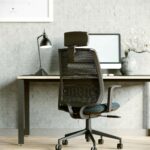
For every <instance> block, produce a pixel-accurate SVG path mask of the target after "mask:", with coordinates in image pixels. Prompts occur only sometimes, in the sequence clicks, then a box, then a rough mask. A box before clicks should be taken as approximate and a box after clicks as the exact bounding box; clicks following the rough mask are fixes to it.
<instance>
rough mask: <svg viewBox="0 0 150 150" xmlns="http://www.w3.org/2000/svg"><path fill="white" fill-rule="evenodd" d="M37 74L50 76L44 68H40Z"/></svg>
mask: <svg viewBox="0 0 150 150" xmlns="http://www.w3.org/2000/svg"><path fill="white" fill-rule="evenodd" d="M34 75H35V76H48V73H47V72H46V71H45V70H44V69H42V68H41V69H39V70H38V71H37V72H36V73H35V74H34Z"/></svg>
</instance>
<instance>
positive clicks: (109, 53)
mask: <svg viewBox="0 0 150 150" xmlns="http://www.w3.org/2000/svg"><path fill="white" fill-rule="evenodd" d="M120 39H121V38H120V34H93V33H90V34H89V42H88V47H89V48H93V49H95V50H96V52H97V55H98V58H99V61H100V65H101V68H102V69H120V68H121V44H120Z"/></svg>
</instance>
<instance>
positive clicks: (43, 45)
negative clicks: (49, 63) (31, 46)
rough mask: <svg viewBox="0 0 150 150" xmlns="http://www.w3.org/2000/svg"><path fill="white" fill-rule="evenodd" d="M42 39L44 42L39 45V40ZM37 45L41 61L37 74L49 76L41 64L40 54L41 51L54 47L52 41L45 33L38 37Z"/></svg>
mask: <svg viewBox="0 0 150 150" xmlns="http://www.w3.org/2000/svg"><path fill="white" fill-rule="evenodd" d="M41 37H42V40H41V42H40V44H39V39H40V38H41ZM37 45H38V53H39V61H40V66H39V70H38V71H37V72H36V73H35V75H37V76H47V75H48V73H47V72H46V71H45V70H44V69H43V68H42V63H41V54H40V49H47V48H51V47H52V43H51V41H50V40H49V39H48V37H47V35H46V33H45V31H44V32H43V34H42V35H40V36H38V37H37Z"/></svg>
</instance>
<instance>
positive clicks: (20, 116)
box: [18, 80, 24, 144]
mask: <svg viewBox="0 0 150 150" xmlns="http://www.w3.org/2000/svg"><path fill="white" fill-rule="evenodd" d="M18 144H24V80H18Z"/></svg>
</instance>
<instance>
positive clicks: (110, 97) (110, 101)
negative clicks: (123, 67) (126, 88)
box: [107, 85, 121, 112]
mask: <svg viewBox="0 0 150 150" xmlns="http://www.w3.org/2000/svg"><path fill="white" fill-rule="evenodd" d="M119 87H121V85H112V86H110V87H109V88H108V99H107V106H108V108H107V112H110V111H111V107H112V94H113V92H114V89H116V88H119Z"/></svg>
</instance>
